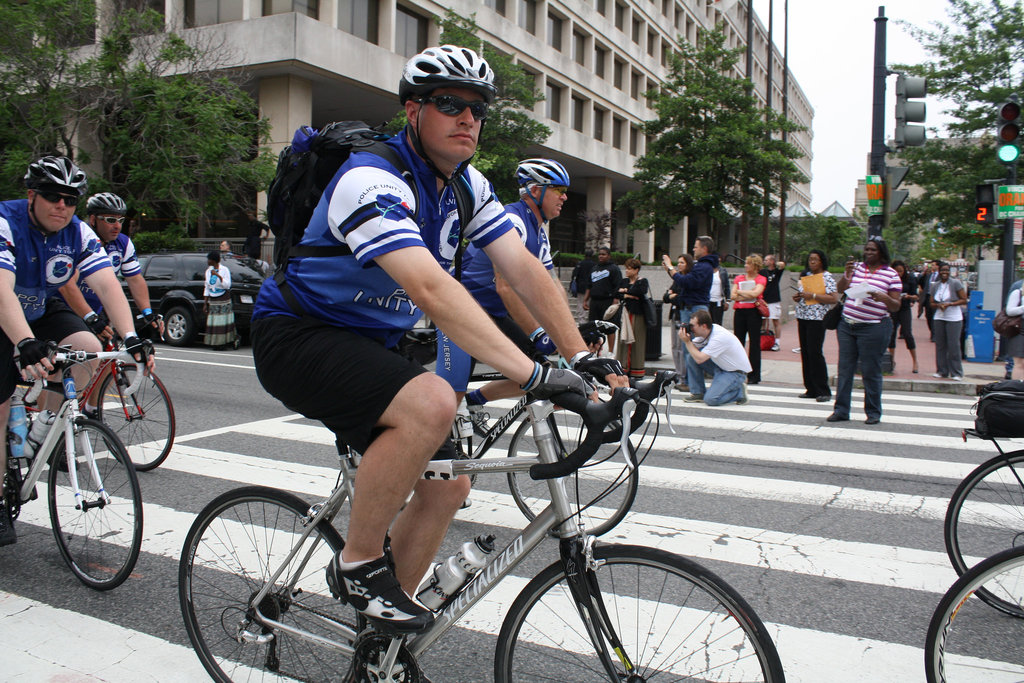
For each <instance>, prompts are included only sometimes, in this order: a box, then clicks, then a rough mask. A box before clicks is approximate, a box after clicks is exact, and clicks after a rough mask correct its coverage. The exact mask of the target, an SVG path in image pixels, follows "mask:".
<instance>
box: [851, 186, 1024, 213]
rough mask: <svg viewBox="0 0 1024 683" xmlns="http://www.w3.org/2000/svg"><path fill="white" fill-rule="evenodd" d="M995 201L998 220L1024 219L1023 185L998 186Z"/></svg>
mask: <svg viewBox="0 0 1024 683" xmlns="http://www.w3.org/2000/svg"><path fill="white" fill-rule="evenodd" d="M868 196H869V197H870V194H869V195H868ZM997 200H998V204H997V206H998V207H999V208H998V209H997V215H996V217H997V218H999V220H1002V219H1004V218H1024V185H1000V186H999V194H998V195H997ZM869 203H870V202H869Z"/></svg>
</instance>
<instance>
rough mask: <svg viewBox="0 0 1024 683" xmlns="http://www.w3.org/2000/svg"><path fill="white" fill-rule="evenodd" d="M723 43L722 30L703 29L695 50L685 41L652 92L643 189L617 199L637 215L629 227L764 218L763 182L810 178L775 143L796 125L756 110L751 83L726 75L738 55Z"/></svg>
mask: <svg viewBox="0 0 1024 683" xmlns="http://www.w3.org/2000/svg"><path fill="white" fill-rule="evenodd" d="M725 43H726V38H725V34H724V33H723V31H722V28H721V26H719V27H716V28H715V30H702V31H700V33H699V35H698V40H697V44H696V45H695V46H694V45H691V44H689V43H688V42H687V41H685V40H681V41H680V44H681V45H680V51H679V52H674V53H673V54H672V55H671V56H670V58H669V76H668V79H667V80H666V82H665V83H664V84H663V85H662V86H660V88H658V89H656V90H653V91H650V92H648V93H647V97H648V98H650V99H651V101H652V104H653V108H654V110H655V111H656V112H657V118H655V119H653V120H651V121H647V122H646V123H645V124H644V132H645V133H646V134H647V135H648V137H649V142H648V145H647V150H646V153H645V154H644V155H643V156H642V157H640V158H639V159H638V160H637V164H636V167H637V172H636V173H635V174H634V180H636V181H637V182H639V183H640V184H641V187H640V189H639V190H635V191H632V192H628V193H627V194H626V195H624V196H623V197H622V198H621V199H620V201H619V207H620V208H632V209H633V211H634V218H633V221H632V222H631V223H630V228H632V229H647V230H649V229H659V228H666V227H669V228H671V227H673V226H675V225H676V224H677V223H678V222H679V220H680V219H681V218H682V217H683V216H688V215H694V214H704V215H706V216H707V217H709V218H710V219H711V221H712V223H713V225H717V224H721V223H723V222H726V221H729V220H731V219H732V218H733V217H734V216H737V215H739V214H741V213H743V212H747V213H749V214H751V215H759V214H760V212H761V206H762V205H763V204H764V202H765V199H766V197H765V196H764V193H763V185H764V183H765V182H766V181H770V183H771V185H772V186H773V187H778V186H779V181H780V180H781V179H783V178H785V179H787V180H788V182H789V183H790V184H795V183H799V182H803V181H804V180H805V179H804V178H803V176H802V174H801V173H800V172H799V170H798V169H797V167H796V165H795V164H794V163H793V161H792V160H793V159H797V158H799V156H800V153H799V151H798V150H797V149H796V148H795V147H794V146H793V145H791V144H789V143H785V142H782V141H781V140H780V139H777V138H775V137H774V134H776V133H780V132H781V131H783V130H787V131H790V132H793V131H796V130H799V129H800V128H799V126H798V125H797V124H794V123H792V122H789V121H786V120H785V119H783V118H782V117H781V116H780V115H779V114H778V113H777V112H775V111H774V110H772V111H768V112H765V111H763V110H761V109H760V108H758V106H757V101H756V99H755V98H754V97H753V95H751V94H750V92H749V88H748V86H749V82H748V81H746V80H745V79H741V78H735V77H732V76H730V75H728V74H729V73H731V72H732V69H733V67H734V66H735V64H736V62H737V60H738V59H739V55H740V49H728V48H726V47H725ZM768 199H770V198H768ZM708 232H710V233H711V234H712V235H714V234H715V228H714V227H711V229H710V230H709V231H708Z"/></svg>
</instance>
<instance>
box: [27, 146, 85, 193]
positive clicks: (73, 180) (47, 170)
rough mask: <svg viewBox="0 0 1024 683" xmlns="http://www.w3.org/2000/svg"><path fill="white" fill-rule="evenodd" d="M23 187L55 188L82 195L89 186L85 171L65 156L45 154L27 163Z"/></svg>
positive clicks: (34, 188) (32, 188) (36, 188)
mask: <svg viewBox="0 0 1024 683" xmlns="http://www.w3.org/2000/svg"><path fill="white" fill-rule="evenodd" d="M25 187H27V188H28V189H30V190H40V189H41V190H49V189H52V190H57V191H64V192H67V193H68V194H76V195H78V196H79V197H81V196H82V195H84V194H85V193H86V191H87V190H88V188H89V181H88V180H87V179H86V177H85V171H83V170H82V169H80V168H78V166H75V163H74V162H73V161H71V159H68V158H67V157H55V156H45V157H42V158H41V159H37V160H36V161H33V162H32V163H31V164H29V165H28V172H27V173H25Z"/></svg>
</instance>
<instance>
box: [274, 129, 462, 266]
mask: <svg viewBox="0 0 1024 683" xmlns="http://www.w3.org/2000/svg"><path fill="white" fill-rule="evenodd" d="M389 137H390V136H389V135H388V134H386V133H382V132H381V131H379V130H375V129H373V128H371V127H370V126H368V125H367V124H365V123H363V122H362V121H338V122H336V123H331V124H328V125H327V126H325V127H324V128H323V130H316V129H315V128H311V127H309V126H301V127H300V128H299V129H298V130H296V131H295V135H294V136H293V137H292V144H291V145H289V146H288V147H285V148H284V149H283V150H282V151H281V154H280V156H279V157H278V160H277V171H276V172H275V173H274V179H273V180H272V181H271V182H270V187H269V189H268V190H267V219H268V222H269V223H270V230H271V232H273V233H274V237H275V241H274V265H275V268H276V271H277V274H276V276H275V277H276V278H277V279H278V283H279V284H281V283H282V282H283V281H284V270H285V268H286V267H287V265H288V258H289V257H291V256H302V257H306V256H342V255H345V254H351V253H352V250H351V249H349V247H348V246H347V245H338V246H334V247H327V246H321V247H299V246H298V244H299V241H301V240H302V235H303V233H304V232H305V231H306V227H307V226H308V225H309V221H310V219H311V218H312V217H313V211H314V209H316V205H317V203H318V202H319V201H320V197H321V195H323V193H324V190H325V189H326V188H327V185H328V183H330V182H331V179H332V178H334V174H335V173H337V172H338V169H339V168H341V165H342V164H343V163H345V161H346V160H347V159H348V157H349V155H350V154H351V153H352V152H353V151H357V150H358V151H361V152H373V153H374V154H376V155H378V156H380V157H383V158H384V159H386V160H387V161H388V162H389V163H390V164H392V165H393V166H394V167H395V168H397V169H398V170H399V171H400V172H401V173H402V175H403V176H404V177H405V178H406V180H407V181H408V183H409V187H410V188H412V191H413V194H414V196H415V195H416V183H415V182H414V181H413V180H412V178H411V177H410V175H411V174H410V171H409V170H408V168H406V165H405V162H404V161H403V160H402V158H401V156H399V154H398V152H397V151H395V149H394V148H393V147H391V146H390V145H387V144H385V141H386V140H388V138H389ZM454 190H455V200H456V204H457V205H458V212H459V225H460V227H461V226H465V225H466V219H467V217H469V216H470V209H471V207H472V195H471V193H470V190H469V187H468V184H467V183H466V182H465V178H464V177H463V176H462V175H461V174H460V175H459V177H458V179H457V181H456V182H455V184H454ZM416 199H417V201H416V207H417V210H419V205H420V203H419V198H418V197H416ZM461 257H462V249H461V248H460V249H459V251H458V252H457V254H456V258H455V269H456V274H457V275H458V274H460V270H461Z"/></svg>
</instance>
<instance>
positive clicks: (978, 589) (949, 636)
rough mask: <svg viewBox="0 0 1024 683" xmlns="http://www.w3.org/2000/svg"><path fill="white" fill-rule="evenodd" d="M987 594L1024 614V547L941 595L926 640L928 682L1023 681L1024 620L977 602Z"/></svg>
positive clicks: (971, 573) (984, 566)
mask: <svg viewBox="0 0 1024 683" xmlns="http://www.w3.org/2000/svg"><path fill="white" fill-rule="evenodd" d="M983 591H984V592H985V593H987V594H988V595H992V596H997V597H998V598H999V600H1000V601H1001V602H1003V603H1005V604H1016V605H1017V609H1018V611H1020V610H1024V547H1020V548H1011V549H1009V550H1003V551H1001V552H999V553H997V554H996V555H993V556H992V557H990V558H988V559H986V560H983V561H982V562H980V563H979V564H977V565H975V566H974V567H973V568H971V569H970V570H968V571H967V572H966V573H964V575H963V576H961V577H960V578H959V579H957V582H956V583H954V584H953V586H952V587H951V588H950V589H949V590H948V591H946V594H945V595H944V596H942V600H940V601H939V606H938V607H936V608H935V613H934V614H933V615H932V620H931V623H929V625H928V636H927V640H926V641H925V648H924V666H925V675H926V676H927V679H928V682H929V683H969V682H973V681H996V682H1000V681H1007V682H1008V681H1020V680H1024V647H1022V644H1024V619H1019V618H1015V617H1012V616H1007V615H1006V614H1000V613H998V612H993V611H992V609H991V608H990V607H989V605H986V604H983V603H982V601H981V600H976V599H974V598H977V597H980V596H981V594H982V592H983Z"/></svg>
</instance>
